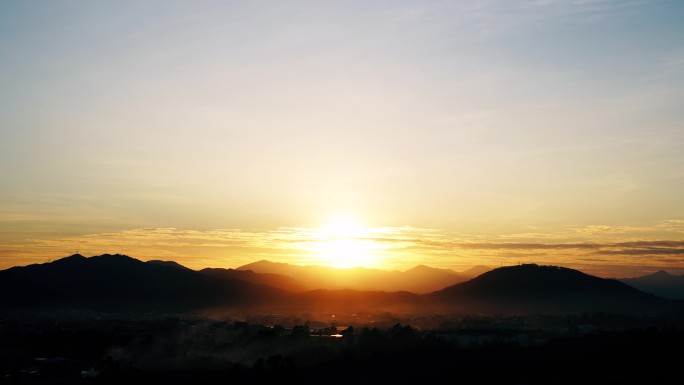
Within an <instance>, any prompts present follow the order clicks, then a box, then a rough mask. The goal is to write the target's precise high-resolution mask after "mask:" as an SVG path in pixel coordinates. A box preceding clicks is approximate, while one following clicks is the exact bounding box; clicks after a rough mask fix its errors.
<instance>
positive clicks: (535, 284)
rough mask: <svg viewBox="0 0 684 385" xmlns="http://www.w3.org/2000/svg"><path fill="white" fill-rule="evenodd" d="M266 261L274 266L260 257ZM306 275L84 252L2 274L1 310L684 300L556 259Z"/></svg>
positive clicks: (665, 304)
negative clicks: (442, 278) (476, 270)
mask: <svg viewBox="0 0 684 385" xmlns="http://www.w3.org/2000/svg"><path fill="white" fill-rule="evenodd" d="M264 264H266V265H270V264H273V263H272V262H264V261H261V262H258V263H257V265H264ZM273 265H274V266H276V267H277V268H280V269H294V268H295V266H293V265H287V264H273ZM301 268H302V269H301V270H300V271H302V272H306V273H307V274H311V272H312V271H316V272H319V273H324V272H328V269H332V268H323V267H314V268H312V267H311V266H305V267H301ZM369 270H370V272H369ZM343 272H344V274H348V275H351V274H353V273H356V272H358V273H359V274H367V275H366V276H362V277H363V279H369V278H368V277H378V276H379V275H378V273H377V271H374V270H372V269H344V270H343ZM387 273H388V274H389V275H387V276H385V277H404V278H406V277H408V276H414V277H419V278H417V279H420V277H421V276H422V277H428V278H429V277H433V276H435V275H434V274H437V273H441V274H444V275H447V276H448V275H450V274H451V273H450V272H449V271H446V272H445V271H440V269H433V268H430V267H427V266H417V267H415V268H413V269H411V270H409V271H406V272H387ZM661 275H662V274H661ZM343 277H344V278H346V277H348V276H343ZM323 278H325V276H324V277H323ZM425 279H427V278H425ZM299 282H300V281H299V280H295V279H292V278H291V277H288V276H285V275H278V274H259V273H255V272H253V271H250V270H233V269H204V270H201V271H195V270H191V269H188V268H186V267H184V266H182V265H180V264H178V263H176V262H172V261H150V262H142V261H140V260H137V259H134V258H131V257H128V256H125V255H118V254H117V255H110V254H105V255H100V256H94V257H90V258H86V257H84V256H82V255H78V254H75V255H72V256H70V257H66V258H62V259H59V260H57V261H54V262H51V263H44V264H37V265H29V266H24V267H14V268H10V269H7V270H3V271H0V293H1V294H0V308H28V309H45V310H65V309H91V310H106V311H109V310H111V311H146V312H149V311H157V310H160V311H162V310H163V311H169V310H173V311H181V312H196V311H203V310H207V309H214V310H217V311H218V309H220V310H221V311H223V310H227V311H230V310H235V311H239V312H242V313H244V312H246V311H252V310H253V311H264V312H268V313H275V312H278V313H284V312H310V311H313V312H317V311H318V312H331V313H341V312H344V313H347V314H349V313H359V312H375V313H377V312H393V313H399V314H409V313H413V314H426V313H487V314H501V313H516V314H523V313H528V314H529V313H535V314H567V313H577V312H612V313H633V314H634V313H636V314H644V313H653V312H662V311H665V310H669V309H672V308H673V307H675V306H679V307H681V302H679V301H673V300H666V299H663V298H659V297H656V296H654V295H651V294H646V293H644V292H641V291H639V290H637V289H635V288H633V287H630V286H628V285H626V284H624V283H622V282H619V281H616V280H612V279H603V278H598V277H595V276H591V275H588V274H584V273H582V272H580V271H577V270H572V269H567V268H562V267H556V266H539V265H519V266H511V267H502V268H499V269H495V270H491V271H488V272H486V273H484V274H482V275H480V276H478V277H476V278H473V279H471V280H469V281H466V282H462V283H458V284H455V285H452V286H448V287H446V288H444V289H441V290H438V291H434V292H431V293H429V294H422V295H420V294H415V293H412V292H408V291H392V292H388V291H378V290H356V289H317V290H308V291H302V290H300V289H301V286H300V284H299ZM303 282H305V281H303ZM336 283H339V281H337V282H336ZM269 284H271V285H275V286H279V287H280V288H276V287H272V286H269ZM398 284H404V283H398ZM404 285H405V284H404ZM283 288H291V289H294V290H291V291H286V290H283Z"/></svg>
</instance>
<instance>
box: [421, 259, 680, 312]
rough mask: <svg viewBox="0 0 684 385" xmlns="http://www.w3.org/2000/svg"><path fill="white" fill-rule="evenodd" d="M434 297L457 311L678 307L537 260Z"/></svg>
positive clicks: (615, 284) (510, 267) (592, 310)
mask: <svg viewBox="0 0 684 385" xmlns="http://www.w3.org/2000/svg"><path fill="white" fill-rule="evenodd" d="M429 297H430V299H431V300H432V301H435V302H436V303H439V304H440V305H445V304H446V305H448V306H449V307H450V308H451V309H453V310H454V311H459V312H476V313H477V312H486V313H539V314H558V313H578V312H613V313H642V312H653V311H660V310H663V309H664V308H666V307H668V306H671V305H673V303H672V302H669V301H667V300H664V299H662V298H657V297H655V296H653V295H651V294H646V293H644V292H641V291H639V290H637V289H635V288H633V287H631V286H628V285H626V284H624V283H622V282H619V281H616V280H613V279H604V278H599V277H595V276H592V275H588V274H585V273H582V272H580V271H578V270H573V269H568V268H564V267H558V266H540V265H536V264H524V265H518V266H509V267H502V268H498V269H494V270H492V271H489V272H487V273H484V274H482V275H480V276H478V277H477V278H474V279H472V280H470V281H467V282H463V283H460V284H457V285H453V286H450V287H447V288H445V289H443V290H439V291H437V292H434V293H431V294H430V295H429Z"/></svg>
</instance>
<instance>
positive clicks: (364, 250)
mask: <svg viewBox="0 0 684 385" xmlns="http://www.w3.org/2000/svg"><path fill="white" fill-rule="evenodd" d="M370 234H371V231H370V230H369V229H367V228H365V227H363V226H360V225H359V224H358V223H357V222H356V221H354V220H353V219H351V218H348V217H337V218H335V219H334V220H332V221H330V222H329V223H328V224H327V225H326V226H324V227H323V228H322V229H321V230H320V231H319V232H318V237H317V240H316V247H315V253H316V256H317V257H318V258H319V259H320V260H321V262H322V263H323V264H325V265H328V266H332V267H338V268H349V267H357V266H364V267H369V266H376V265H377V263H378V256H377V255H375V253H374V251H376V249H377V248H376V247H375V246H376V245H375V244H374V242H373V241H372V239H371V238H370Z"/></svg>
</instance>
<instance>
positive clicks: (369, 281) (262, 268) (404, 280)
mask: <svg viewBox="0 0 684 385" xmlns="http://www.w3.org/2000/svg"><path fill="white" fill-rule="evenodd" d="M236 270H251V271H254V272H256V273H260V274H278V275H283V276H289V277H292V278H293V279H295V280H296V281H297V282H298V283H299V284H301V285H302V286H303V288H304V289H305V290H317V289H328V290H331V289H352V290H364V291H388V292H393V291H409V292H412V293H418V294H425V293H430V292H433V291H435V290H439V289H442V288H445V287H447V286H450V285H453V284H456V283H459V282H464V281H467V280H469V279H471V278H473V277H475V276H477V275H479V274H481V273H482V272H483V271H487V270H489V268H486V267H483V266H478V267H475V268H473V269H470V270H467V271H466V272H461V273H459V272H456V271H453V270H449V269H436V268H433V267H429V266H425V265H418V266H416V267H414V268H412V269H409V270H406V271H403V272H402V271H396V270H395V271H386V270H378V269H369V268H364V267H355V268H347V269H338V268H333V267H327V266H299V265H291V264H288V263H279V262H270V261H266V260H261V261H258V262H253V263H250V264H247V265H244V266H240V267H238V268H237V269H236Z"/></svg>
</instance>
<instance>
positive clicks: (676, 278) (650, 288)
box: [619, 270, 684, 300]
mask: <svg viewBox="0 0 684 385" xmlns="http://www.w3.org/2000/svg"><path fill="white" fill-rule="evenodd" d="M619 281H620V282H624V283H626V284H628V285H630V286H632V287H635V288H637V289H639V290H641V291H645V292H647V293H651V294H655V295H657V296H660V297H665V298H672V299H679V300H684V275H673V274H669V273H668V272H666V271H664V270H659V271H657V272H655V273H653V274H649V275H644V276H642V277H636V278H621V279H619Z"/></svg>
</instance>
